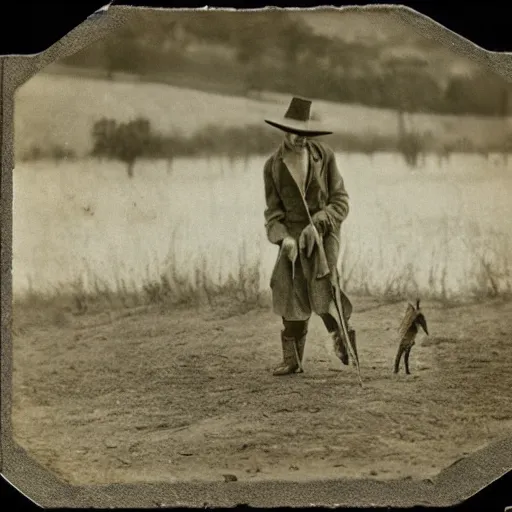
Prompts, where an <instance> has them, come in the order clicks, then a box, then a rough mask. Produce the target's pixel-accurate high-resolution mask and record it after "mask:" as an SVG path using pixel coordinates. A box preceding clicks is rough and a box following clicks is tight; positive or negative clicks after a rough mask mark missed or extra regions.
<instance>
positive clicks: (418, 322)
mask: <svg viewBox="0 0 512 512" xmlns="http://www.w3.org/2000/svg"><path fill="white" fill-rule="evenodd" d="M418 326H420V327H421V328H422V329H423V330H424V331H425V334H426V335H427V336H428V328H427V320H426V319H425V316H424V315H423V313H422V312H421V310H420V300H419V299H418V300H417V301H416V307H414V306H413V305H412V304H408V305H407V310H406V312H405V316H404V318H403V320H402V323H401V325H400V328H399V330H398V334H399V337H400V338H399V340H400V344H399V346H398V352H397V354H396V357H395V368H394V373H398V370H399V368H400V360H401V359H402V355H403V356H404V363H405V373H406V374H407V375H410V374H411V372H410V371H409V355H410V353H411V349H412V347H413V346H414V343H415V339H416V335H417V334H418Z"/></svg>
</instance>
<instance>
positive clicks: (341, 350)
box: [331, 329, 348, 365]
mask: <svg viewBox="0 0 512 512" xmlns="http://www.w3.org/2000/svg"><path fill="white" fill-rule="evenodd" d="M331 336H332V343H333V347H334V353H335V354H336V357H337V358H338V359H339V360H340V361H341V362H342V363H343V364H344V365H348V352H347V347H346V346H345V342H344V340H343V335H342V334H341V332H340V331H339V329H336V330H335V331H334V332H333V333H331Z"/></svg>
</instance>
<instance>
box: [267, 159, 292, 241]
mask: <svg viewBox="0 0 512 512" xmlns="http://www.w3.org/2000/svg"><path fill="white" fill-rule="evenodd" d="M263 177H264V183H265V202H266V208H265V213H264V215H265V229H266V231H267V238H268V240H269V241H270V242H271V243H273V244H277V245H280V244H281V242H282V241H283V239H284V238H285V237H286V236H288V230H287V229H286V226H285V225H284V224H283V220H284V218H285V212H284V209H283V205H282V202H281V198H280V197H279V193H278V191H277V188H276V185H275V183H274V179H273V176H272V159H271V158H270V159H269V160H267V162H266V163H265V167H264V171H263Z"/></svg>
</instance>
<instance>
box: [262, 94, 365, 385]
mask: <svg viewBox="0 0 512 512" xmlns="http://www.w3.org/2000/svg"><path fill="white" fill-rule="evenodd" d="M310 110H311V101H309V100H305V99H302V98H296V97H294V98H292V100H291V103H290V106H289V107H288V110H287V112H286V114H285V116H284V118H282V119H280V120H279V121H275V120H274V121H272V120H267V119H265V122H266V123H268V124H270V125H271V126H274V127H276V128H278V129H280V130H281V131H282V132H284V139H283V141H282V143H281V145H280V147H279V148H278V149H277V150H276V151H275V152H274V154H273V155H272V156H271V157H270V158H269V159H268V160H267V161H266V163H265V166H264V184H265V198H266V209H265V212H264V216H265V227H266V231H267V237H268V240H269V241H270V242H271V243H273V244H276V245H278V246H279V247H280V250H279V254H278V257H277V261H276V264H275V267H274V270H273V272H272V276H271V279H270V287H271V290H272V300H273V308H274V312H275V313H276V314H277V315H279V316H281V317H282V321H283V326H284V329H283V330H282V331H281V344H282V351H283V361H282V363H281V364H280V365H279V366H278V367H277V368H275V370H274V375H276V376H278V375H279V376H280V375H288V374H291V373H295V372H297V371H302V359H303V356H304V347H305V343H306V335H307V332H308V323H309V319H310V317H311V314H312V313H313V312H314V313H316V314H318V315H319V316H320V317H321V318H322V320H323V322H324V324H325V327H326V329H327V331H328V332H329V333H330V335H331V336H332V340H333V345H334V349H335V352H336V355H337V356H338V358H339V359H340V360H341V362H342V363H343V364H344V365H348V363H349V357H348V351H347V345H346V343H347V342H348V340H346V339H345V337H344V336H343V332H344V331H343V329H342V326H341V325H340V324H341V322H340V315H339V313H341V314H343V315H344V319H345V323H346V326H347V327H348V320H349V318H350V315H351V313H352V305H351V303H350V301H349V299H348V298H347V297H346V295H345V294H344V293H343V292H342V291H341V289H340V287H339V278H338V271H337V262H338V255H339V249H340V241H339V235H340V229H341V224H342V222H343V221H344V220H345V219H346V217H347V215H348V211H349V203H348V194H347V192H346V190H345V186H344V182H343V178H342V177H341V175H340V173H339V171H338V168H337V165H336V160H335V156H334V153H333V151H332V149H331V148H330V147H329V146H328V145H327V144H325V143H322V142H319V141H318V140H313V139H314V138H315V137H317V136H320V135H326V134H330V133H332V132H329V131H325V130H322V129H320V128H316V127H314V126H313V123H312V122H311V121H310ZM306 205H307V210H306ZM319 245H321V246H322V247H323V249H324V251H325V253H324V254H325V260H326V262H327V266H328V273H326V272H323V273H322V272H320V270H321V269H322V267H321V262H322V253H321V251H320V250H319V247H318V246H319ZM325 260H324V263H325ZM324 266H325V265H324ZM333 286H334V287H338V288H337V290H338V294H337V295H336V294H334V293H333ZM336 296H337V297H340V298H341V300H340V302H341V304H337V303H336ZM337 306H338V308H337ZM340 310H341V311H340ZM347 330H348V334H349V337H350V339H351V341H352V344H351V346H352V347H353V349H354V352H355V355H356V357H357V352H356V347H355V331H354V330H353V329H350V328H349V327H348V329H347Z"/></svg>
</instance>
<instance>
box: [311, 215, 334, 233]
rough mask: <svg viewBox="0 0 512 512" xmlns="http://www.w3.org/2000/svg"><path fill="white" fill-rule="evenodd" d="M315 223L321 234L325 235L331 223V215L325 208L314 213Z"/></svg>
mask: <svg viewBox="0 0 512 512" xmlns="http://www.w3.org/2000/svg"><path fill="white" fill-rule="evenodd" d="M313 224H314V225H315V227H316V229H317V230H318V232H319V233H320V234H321V235H325V234H326V233H327V232H328V231H329V229H330V225H331V223H330V220H329V217H328V215H327V213H326V212H325V211H324V210H320V211H319V212H317V213H315V215H313Z"/></svg>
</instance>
